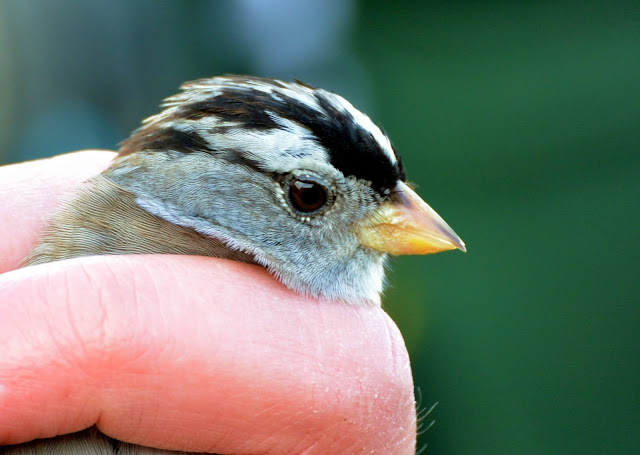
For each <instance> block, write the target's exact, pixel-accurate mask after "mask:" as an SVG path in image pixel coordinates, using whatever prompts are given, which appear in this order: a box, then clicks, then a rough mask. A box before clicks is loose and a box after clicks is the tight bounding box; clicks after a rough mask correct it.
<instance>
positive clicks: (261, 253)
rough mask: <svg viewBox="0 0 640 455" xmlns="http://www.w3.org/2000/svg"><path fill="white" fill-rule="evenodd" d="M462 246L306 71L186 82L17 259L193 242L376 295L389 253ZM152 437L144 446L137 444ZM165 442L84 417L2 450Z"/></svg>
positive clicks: (334, 295) (389, 148)
mask: <svg viewBox="0 0 640 455" xmlns="http://www.w3.org/2000/svg"><path fill="white" fill-rule="evenodd" d="M452 249H459V250H462V251H466V247H465V244H464V242H463V241H462V240H461V239H460V237H459V236H458V235H457V234H456V233H455V232H454V231H453V230H452V229H451V228H450V227H449V226H448V225H447V223H446V222H445V221H444V220H443V219H442V218H441V217H440V216H439V215H438V214H437V213H436V212H435V211H434V210H433V209H432V208H431V207H430V206H429V205H428V204H427V203H426V202H424V201H423V199H422V198H420V196H418V194H417V193H416V192H415V191H414V189H413V188H412V185H411V184H410V183H408V182H407V176H406V172H405V169H404V166H403V162H402V160H401V157H400V155H399V154H398V153H397V152H396V150H395V148H394V147H393V145H392V144H391V141H390V140H389V138H388V136H387V135H386V133H385V132H384V131H383V130H382V129H381V128H380V127H378V126H377V125H376V124H375V123H374V122H373V121H372V120H371V119H370V118H369V117H368V116H367V115H366V114H364V113H362V112H361V111H360V110H358V109H356V108H355V107H354V106H353V105H352V104H351V103H350V102H348V101H347V100H346V99H345V98H343V97H341V96H340V95H337V94H335V93H333V92H330V91H327V90H324V89H321V88H317V87H314V86H312V85H309V84H306V83H304V82H301V81H298V80H293V81H290V82H286V81H282V80H277V79H270V78H263V77H255V76H239V75H226V76H218V77H212V78H205V79H199V80H195V81H192V82H188V83H185V84H183V85H182V86H181V91H180V92H179V93H178V94H176V95H173V96H170V97H169V98H166V99H165V100H164V102H163V104H162V110H161V111H160V113H158V114H156V115H153V116H151V117H149V118H147V119H145V120H144V121H143V122H142V125H141V126H140V127H139V128H138V129H136V130H135V131H134V132H133V133H132V134H131V136H130V137H129V138H127V139H126V140H124V141H123V142H122V143H121V148H120V150H119V152H118V154H117V156H116V157H115V158H114V160H113V161H112V162H111V164H110V165H109V167H108V168H107V169H106V170H105V171H103V172H102V173H100V174H99V175H96V176H94V177H92V178H90V179H89V180H87V181H86V182H85V183H84V184H83V185H82V186H81V187H80V188H79V189H78V190H77V191H76V192H75V193H74V194H73V196H71V197H69V198H68V199H67V200H66V201H65V202H63V203H62V204H61V206H60V207H59V209H58V210H57V212H56V213H55V214H54V215H53V216H52V218H51V219H50V220H49V223H48V225H47V227H46V229H45V231H44V233H43V235H42V236H41V238H40V239H39V241H38V243H37V245H36V246H35V248H34V249H33V250H32V251H31V253H30V254H29V255H28V257H27V258H26V260H25V262H24V266H35V265H38V264H43V263H48V262H54V261H58V260H63V259H70V258H75V257H81V256H90V255H106V254H142V253H146V254H148V253H157V254H187V255H200V256H211V257H219V258H226V259H231V260H236V261H241V262H246V263H253V264H258V265H260V266H262V267H264V268H266V269H267V270H268V271H269V272H270V273H271V274H272V275H273V276H274V277H275V278H276V279H277V280H279V281H281V282H282V283H283V284H284V285H285V286H287V287H288V288H290V289H292V290H294V291H296V292H298V293H299V294H302V295H307V296H313V297H322V298H327V299H332V300H337V301H343V302H346V303H347V304H352V305H380V304H381V297H380V296H381V294H382V291H383V288H384V284H385V265H386V263H387V261H388V257H389V255H404V254H431V253H437V252H441V251H446V250H452ZM145 451H146V452H145ZM154 451H155V452H157V453H158V454H159V453H168V452H167V451H162V450H156V449H150V448H140V447H139V446H134V445H132V444H126V443H123V442H119V441H115V440H112V439H110V438H108V437H106V436H104V435H102V434H101V433H100V432H99V431H98V430H97V429H95V427H94V428H91V429H89V430H85V431H84V432H80V433H76V434H74V435H66V436H61V437H58V438H52V439H49V440H41V441H36V442H32V443H27V444H22V445H18V446H14V447H13V448H11V449H5V453H6V455H9V454H11V455H27V454H32V455H39V454H44V453H45V452H46V453H64V454H69V453H83V454H92V455H93V454H95V455H97V454H99V453H107V454H109V453H124V452H129V453H131V454H140V453H142V452H145V453H154Z"/></svg>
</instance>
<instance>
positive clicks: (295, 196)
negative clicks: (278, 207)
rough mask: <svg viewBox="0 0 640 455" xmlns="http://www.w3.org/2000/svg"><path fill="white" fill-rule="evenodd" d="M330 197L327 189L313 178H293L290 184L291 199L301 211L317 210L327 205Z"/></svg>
mask: <svg viewBox="0 0 640 455" xmlns="http://www.w3.org/2000/svg"><path fill="white" fill-rule="evenodd" d="M328 199H329V196H328V194H327V189H326V188H325V187H324V186H322V185H321V184H320V183H318V182H315V181H313V180H311V179H304V178H299V179H293V180H292V181H291V183H290V185H289V201H290V202H291V205H292V206H293V208H294V209H296V210H297V211H299V212H302V213H313V212H316V211H318V210H320V209H321V208H322V207H324V206H325V204H326V203H327V200H328Z"/></svg>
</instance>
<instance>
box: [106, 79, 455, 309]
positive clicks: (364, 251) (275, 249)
mask: <svg viewBox="0 0 640 455" xmlns="http://www.w3.org/2000/svg"><path fill="white" fill-rule="evenodd" d="M163 108H164V110H163V111H162V112H160V113H159V114H157V115H155V116H152V117H150V118H148V119H146V120H145V121H144V122H143V124H142V126H141V127H140V128H139V129H137V130H136V131H134V133H133V134H132V136H131V137H130V138H129V139H127V140H126V141H124V142H123V144H122V148H121V149H120V153H119V156H118V157H117V159H116V160H115V161H114V163H113V164H112V166H111V167H110V168H109V169H108V170H107V171H106V172H105V174H104V175H105V176H106V177H107V178H108V179H110V180H111V181H113V182H114V183H115V184H117V185H119V186H120V187H122V188H123V189H125V190H126V191H128V192H130V193H132V194H133V195H134V196H135V201H136V203H137V204H138V205H139V206H140V207H141V208H143V209H144V210H146V211H147V212H149V213H151V214H153V215H155V216H157V217H160V218H162V219H164V220H166V221H169V222H171V223H173V224H176V225H179V226H182V227H185V228H188V229H192V230H194V231H196V232H198V233H199V234H201V235H203V236H207V237H211V238H214V239H216V240H218V241H221V242H223V243H224V244H225V245H226V246H227V247H228V248H230V249H234V250H238V251H242V252H243V253H246V254H248V255H249V256H250V257H252V258H253V260H254V262H256V263H258V264H261V265H263V266H264V267H266V268H268V270H269V271H270V272H271V273H273V274H274V275H275V276H276V277H278V278H279V279H280V280H281V281H282V282H283V283H284V284H285V285H287V286H288V287H290V288H292V289H294V290H296V291H298V292H300V293H303V294H310V295H315V296H323V297H328V298H332V299H339V300H345V301H349V302H359V301H373V302H379V299H380V297H379V296H380V293H381V292H382V288H383V282H384V264H385V261H386V258H387V256H388V254H428V253H435V252H438V251H444V250H449V249H455V248H458V249H461V250H463V251H464V250H465V247H464V243H463V242H462V241H461V240H460V238H459V237H458V236H457V235H456V234H455V233H454V232H453V230H451V228H450V227H449V226H448V225H447V224H446V223H445V222H444V221H443V220H442V218H440V217H439V216H438V215H437V214H436V212H435V211H433V210H432V209H431V208H430V207H429V206H428V205H427V204H426V203H425V202H424V201H423V200H422V199H421V198H420V197H419V196H418V195H417V194H416V193H415V192H414V191H413V190H412V189H411V188H410V187H409V186H408V185H407V184H406V176H405V171H404V169H403V166H402V162H401V160H400V157H399V156H398V154H397V153H396V152H395V150H394V148H393V147H392V145H391V143H390V141H389V139H388V138H387V136H386V135H385V134H384V133H383V131H382V130H381V129H380V128H379V127H377V126H376V125H375V124H374V123H373V122H372V121H371V120H370V119H369V117H367V116H366V115H365V114H363V113H362V112H360V111H358V110H357V109H356V108H354V107H353V106H352V105H351V104H350V103H349V102H348V101H346V100H345V99H344V98H342V97H340V96H338V95H336V94H334V93H331V92H328V91H325V90H322V89H318V88H315V87H312V86H309V85H306V84H304V83H301V82H298V81H294V82H282V81H279V80H274V79H264V78H254V77H241V76H225V77H215V78H211V79H201V80H197V81H194V82H190V83H187V84H185V85H183V87H182V92H181V93H179V94H177V95H175V96H172V97H170V98H168V99H166V100H165V102H164V104H163Z"/></svg>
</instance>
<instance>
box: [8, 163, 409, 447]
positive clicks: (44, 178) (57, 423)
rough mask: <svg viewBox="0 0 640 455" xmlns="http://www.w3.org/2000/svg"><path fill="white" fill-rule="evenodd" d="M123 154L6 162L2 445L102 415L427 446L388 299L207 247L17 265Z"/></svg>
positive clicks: (157, 425)
mask: <svg viewBox="0 0 640 455" xmlns="http://www.w3.org/2000/svg"><path fill="white" fill-rule="evenodd" d="M112 157H113V154H111V153H109V152H81V153H75V154H69V155H63V156H60V157H57V158H54V159H51V160H42V161H36V162H31V163H25V164H18V165H13V166H8V167H4V168H0V224H1V225H2V226H3V228H4V236H3V237H2V238H0V273H3V274H2V275H0V315H2V317H0V345H1V346H3V353H2V354H1V355H0V444H15V443H21V442H25V441H29V440H32V439H35V438H45V437H52V436H56V435H58V434H65V433H72V432H76V431H80V430H82V429H84V428H87V427H89V426H91V425H94V424H95V425H97V426H98V428H99V429H100V430H101V431H102V432H103V433H105V434H107V435H109V436H111V437H113V438H116V439H118V440H122V441H127V442H132V443H135V444H140V445H145V446H153V447H162V448H168V449H172V450H188V451H204V452H218V453H236V454H239V453H246V454H251V453H269V454H280V453H281V454H291V453H308V454H313V453H318V454H320V453H322V454H326V453H354V454H355V453H383V454H409V453H414V451H415V437H416V421H415V407H414V399H413V385H412V380H411V371H410V366H409V360H408V355H407V353H406V349H405V347H404V343H403V341H402V338H401V336H400V333H399V332H398V330H397V328H396V327H395V325H394V324H393V322H392V321H391V320H390V319H389V318H388V316H387V315H386V314H385V313H384V312H383V311H382V310H380V309H379V308H376V307H374V306H370V307H368V306H349V305H345V304H338V303H334V302H328V301H318V300H314V299H310V298H303V297H301V296H299V295H297V294H295V293H293V292H291V291H289V290H287V289H286V288H284V287H283V286H282V285H281V284H280V283H278V282H277V281H276V280H275V279H273V278H272V277H270V276H269V275H268V273H266V272H265V271H264V270H263V269H262V268H260V267H256V266H252V265H247V264H241V263H237V262H230V261H224V260H220V259H211V258H204V257H190V256H143V255H139V256H102V257H89V258H78V259H73V260H69V261H62V262H56V263H50V264H44V265H40V266H35V267H29V268H25V269H19V270H16V269H17V268H18V267H19V264H20V261H21V260H22V259H23V258H24V256H26V254H27V252H28V251H29V250H30V248H31V247H33V245H34V244H35V241H36V238H37V236H38V234H39V232H41V230H42V228H43V226H44V223H45V221H46V219H47V218H48V217H49V216H50V215H51V213H52V211H53V210H54V208H55V207H56V205H57V203H58V202H59V198H60V196H61V195H62V194H63V193H64V192H65V191H68V190H69V189H70V188H73V187H74V186H76V185H78V184H79V183H80V182H81V181H83V180H84V179H86V178H88V177H90V176H91V175H94V174H96V173H97V172H99V171H100V170H102V169H103V168H104V167H106V165H107V163H108V161H109V160H110V159H111V158H112Z"/></svg>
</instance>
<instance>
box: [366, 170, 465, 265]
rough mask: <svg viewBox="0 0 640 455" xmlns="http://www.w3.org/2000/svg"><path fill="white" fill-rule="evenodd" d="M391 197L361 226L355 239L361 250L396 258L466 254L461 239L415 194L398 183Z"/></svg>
mask: <svg viewBox="0 0 640 455" xmlns="http://www.w3.org/2000/svg"><path fill="white" fill-rule="evenodd" d="M394 193H395V197H393V198H391V200H390V201H388V202H385V203H384V204H383V205H382V207H381V208H380V209H379V210H377V211H376V212H375V213H373V214H372V215H371V216H369V217H368V218H367V219H366V220H365V221H364V222H363V223H362V224H361V225H360V229H359V230H358V232H357V235H358V238H359V239H360V242H361V243H362V244H363V245H364V246H367V247H369V248H372V249H374V250H378V251H383V252H385V253H390V254H396V255H399V254H431V253H438V252H440V251H446V250H454V249H456V248H457V249H459V250H462V251H464V252H466V251H467V249H466V247H465V246H464V242H463V241H462V240H460V237H458V236H457V235H456V233H455V232H453V229H451V228H450V227H449V225H448V224H447V223H445V221H444V220H443V219H442V218H440V215H438V214H437V213H436V212H435V210H433V209H432V208H431V207H429V205H428V204H427V203H426V202H424V201H423V200H422V199H421V198H420V196H418V195H417V194H416V192H415V191H413V190H412V189H411V188H409V187H408V186H407V185H406V184H404V183H402V182H400V183H398V185H397V186H396V188H395V190H394Z"/></svg>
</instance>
